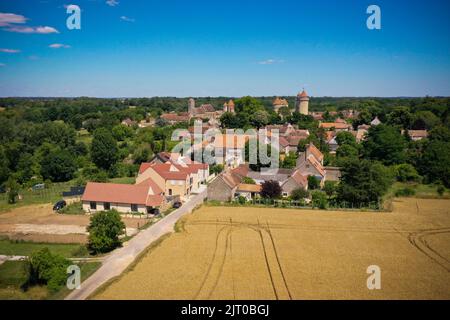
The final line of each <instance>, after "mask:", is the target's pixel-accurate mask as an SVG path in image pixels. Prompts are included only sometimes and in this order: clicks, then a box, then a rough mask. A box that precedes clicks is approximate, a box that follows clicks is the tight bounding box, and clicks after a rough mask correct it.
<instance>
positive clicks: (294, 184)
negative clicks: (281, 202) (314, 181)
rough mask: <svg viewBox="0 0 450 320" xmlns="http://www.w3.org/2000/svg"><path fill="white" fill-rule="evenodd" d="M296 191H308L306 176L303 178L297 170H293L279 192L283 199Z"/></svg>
mask: <svg viewBox="0 0 450 320" xmlns="http://www.w3.org/2000/svg"><path fill="white" fill-rule="evenodd" d="M296 189H304V190H308V176H305V175H304V174H302V173H301V172H300V170H299V169H297V170H295V171H294V173H293V174H292V175H290V176H289V177H288V178H287V179H286V180H285V181H284V182H283V183H282V184H281V190H282V195H283V197H288V196H290V195H291V193H292V191H294V190H296Z"/></svg>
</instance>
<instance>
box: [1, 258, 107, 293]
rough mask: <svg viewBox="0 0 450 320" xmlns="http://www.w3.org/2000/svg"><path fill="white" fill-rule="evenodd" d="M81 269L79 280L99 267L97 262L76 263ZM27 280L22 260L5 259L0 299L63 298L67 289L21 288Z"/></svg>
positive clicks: (67, 291) (2, 267) (2, 266)
mask: <svg viewBox="0 0 450 320" xmlns="http://www.w3.org/2000/svg"><path fill="white" fill-rule="evenodd" d="M78 265H79V266H80V269H81V280H82V281H83V280H85V279H86V278H87V277H89V276H90V275H91V274H92V273H94V272H95V270H97V269H98V268H99V267H100V263H99V262H89V263H80V264H78ZM26 281H27V274H26V269H25V262H24V261H6V262H5V263H3V264H2V265H0V300H44V299H51V300H58V299H63V298H64V297H65V296H66V295H67V294H69V290H68V289H67V288H66V287H63V288H61V289H60V290H59V291H57V292H54V293H51V292H49V291H48V290H47V288H46V287H45V286H36V287H31V288H29V289H28V290H27V291H24V290H22V288H21V287H22V285H23V284H24V283H25V282H26Z"/></svg>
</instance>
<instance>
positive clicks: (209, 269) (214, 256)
mask: <svg viewBox="0 0 450 320" xmlns="http://www.w3.org/2000/svg"><path fill="white" fill-rule="evenodd" d="M227 228H228V227H227V226H224V227H222V228H221V229H220V230H219V231H218V232H217V235H216V243H215V247H214V252H213V256H212V258H211V261H210V263H209V266H208V270H207V271H206V273H205V276H204V277H203V280H202V282H201V284H200V287H199V289H198V290H197V292H196V293H195V295H194V300H196V299H197V298H198V296H199V295H200V293H201V292H202V290H203V287H204V286H205V284H206V281H207V280H208V278H209V275H210V273H211V270H212V267H213V265H214V261H215V260H216V255H217V250H218V248H219V237H220V235H221V233H222V231H224V230H225V229H227Z"/></svg>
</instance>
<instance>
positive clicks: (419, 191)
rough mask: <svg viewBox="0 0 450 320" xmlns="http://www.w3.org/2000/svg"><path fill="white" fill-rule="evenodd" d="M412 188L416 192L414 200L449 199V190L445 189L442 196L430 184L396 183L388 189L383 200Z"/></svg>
mask: <svg viewBox="0 0 450 320" xmlns="http://www.w3.org/2000/svg"><path fill="white" fill-rule="evenodd" d="M408 187H409V188H412V189H414V190H415V191H416V194H415V195H414V196H413V197H416V198H432V199H441V198H442V199H448V198H450V190H449V189H445V192H444V194H443V195H442V196H440V195H439V194H438V193H437V186H436V185H432V184H420V183H403V182H396V183H394V184H393V185H392V187H391V188H390V189H389V191H388V193H387V194H386V196H385V198H390V197H393V196H395V193H396V192H397V191H398V190H400V189H404V188H408Z"/></svg>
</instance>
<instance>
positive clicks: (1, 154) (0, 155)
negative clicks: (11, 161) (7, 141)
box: [0, 146, 9, 186]
mask: <svg viewBox="0 0 450 320" xmlns="http://www.w3.org/2000/svg"><path fill="white" fill-rule="evenodd" d="M8 177H9V168H8V159H7V158H6V154H5V151H4V149H3V147H2V146H0V186H1V185H2V184H3V183H4V182H5V181H7V180H8Z"/></svg>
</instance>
